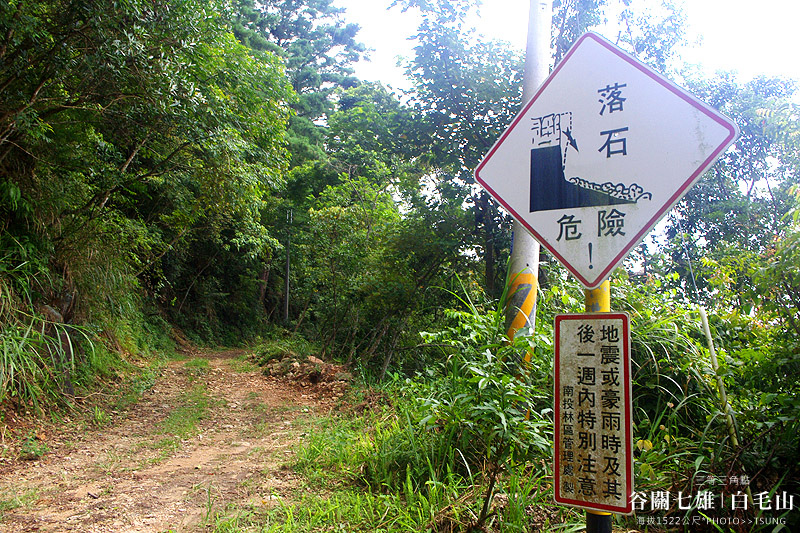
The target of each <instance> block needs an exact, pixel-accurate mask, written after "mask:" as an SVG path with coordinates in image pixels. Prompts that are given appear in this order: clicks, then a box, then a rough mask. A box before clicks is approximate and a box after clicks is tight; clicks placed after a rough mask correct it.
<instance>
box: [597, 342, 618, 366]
mask: <svg viewBox="0 0 800 533" xmlns="http://www.w3.org/2000/svg"><path fill="white" fill-rule="evenodd" d="M618 363H619V347H618V346H608V345H603V346H600V364H601V365H615V364H618Z"/></svg>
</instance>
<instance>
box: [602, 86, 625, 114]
mask: <svg viewBox="0 0 800 533" xmlns="http://www.w3.org/2000/svg"><path fill="white" fill-rule="evenodd" d="M623 87H627V85H626V84H624V83H623V84H619V83H614V85H611V84H608V85H606V86H605V88H603V89H598V90H597V92H598V93H600V96H601V97H602V98H600V99H599V100H598V102H600V103H601V104H603V107H602V108H601V109H600V114H601V115H602V114H603V113H605V112H606V110H608V112H609V113H613V112H614V111H622V103H623V102H625V100H627V98H623V97H622V91H621V90H620V89H622V88H623Z"/></svg>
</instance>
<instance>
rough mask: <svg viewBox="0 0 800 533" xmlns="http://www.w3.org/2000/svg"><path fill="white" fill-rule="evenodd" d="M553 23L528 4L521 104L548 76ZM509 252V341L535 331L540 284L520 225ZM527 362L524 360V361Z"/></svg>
mask: <svg viewBox="0 0 800 533" xmlns="http://www.w3.org/2000/svg"><path fill="white" fill-rule="evenodd" d="M552 21H553V2H552V0H531V3H530V11H529V16H528V42H527V46H526V50H525V71H524V77H523V82H522V103H523V105H525V104H526V103H528V101H529V100H530V99H531V98H533V95H534V94H535V93H536V89H538V88H539V86H540V85H541V84H542V83H543V82H544V80H545V79H546V78H547V75H548V74H549V73H550V60H551V55H552V54H551V53H550V32H551V27H552ZM512 231H513V235H512V249H511V259H510V263H511V264H510V265H509V275H510V278H509V279H508V280H507V282H506V283H507V284H508V285H509V290H508V293H509V295H510V296H511V298H510V300H509V305H508V307H507V308H506V323H507V330H508V336H509V338H513V336H514V334H515V333H516V332H517V330H518V329H520V328H522V327H525V326H529V327H531V328H533V327H534V325H535V321H536V291H537V287H538V284H539V283H538V280H539V242H538V241H537V240H536V239H534V238H533V236H532V235H531V234H530V233H528V230H526V229H525V228H524V227H523V226H522V224H520V223H519V222H517V221H516V220H515V221H514V224H513V226H512ZM526 359H527V358H526Z"/></svg>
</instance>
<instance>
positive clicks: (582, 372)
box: [578, 366, 595, 405]
mask: <svg viewBox="0 0 800 533" xmlns="http://www.w3.org/2000/svg"><path fill="white" fill-rule="evenodd" d="M594 384H595V368H594V367H593V366H579V367H578V385H594ZM583 390H585V389H583ZM578 398H579V399H578V405H580V392H578Z"/></svg>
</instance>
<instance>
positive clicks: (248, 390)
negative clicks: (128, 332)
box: [0, 351, 333, 533]
mask: <svg viewBox="0 0 800 533" xmlns="http://www.w3.org/2000/svg"><path fill="white" fill-rule="evenodd" d="M241 353H242V352H231V351H229V352H221V353H199V352H198V353H195V354H193V355H194V357H196V358H202V359H206V360H208V363H209V364H208V365H207V366H205V365H204V364H203V365H201V366H202V368H201V367H197V368H196V367H192V366H190V365H187V364H186V361H176V362H171V363H170V364H169V365H168V366H167V367H166V368H165V369H164V370H163V372H162V373H161V375H160V377H159V378H157V380H156V382H155V384H154V385H153V387H151V388H150V389H148V390H147V391H145V392H144V393H143V395H142V398H141V400H140V401H139V402H138V403H137V404H136V405H134V406H133V407H131V408H130V409H129V410H128V411H127V412H126V413H124V414H122V415H120V416H119V417H118V418H119V419H118V420H114V421H112V422H110V423H109V424H107V425H105V426H104V427H101V428H99V429H88V430H86V431H85V432H83V433H82V434H76V432H75V431H74V430H73V433H72V434H70V432H69V431H65V432H64V433H63V434H59V435H48V436H47V438H46V442H48V446H49V447H50V451H49V452H48V453H47V454H45V455H44V456H43V457H42V458H40V459H39V460H36V461H19V462H16V461H15V462H14V463H12V464H11V465H10V466H9V465H6V467H5V468H3V470H2V473H0V499H2V500H4V501H8V500H9V498H12V497H14V496H16V498H17V499H18V500H17V503H18V504H19V503H20V502H22V505H21V506H19V507H16V508H13V509H11V510H7V511H5V512H2V511H1V510H0V516H2V519H0V531H2V532H6V531H8V532H16V531H48V532H50V531H52V532H62V531H81V532H114V533H119V532H132V531H141V532H166V531H174V532H175V533H178V532H188V531H201V530H202V531H205V530H207V529H206V527H205V526H206V522H207V518H208V517H209V516H211V514H212V513H213V512H214V511H218V510H221V509H224V508H225V506H227V505H229V504H236V505H237V506H246V505H247V504H248V503H251V504H252V505H255V506H262V505H273V504H274V503H275V500H276V498H277V497H281V496H284V495H289V494H291V492H292V491H293V490H294V489H295V486H296V480H295V478H294V477H293V474H292V472H291V470H290V469H287V468H286V467H285V466H284V465H286V464H287V462H288V460H290V459H291V454H292V453H293V448H294V446H295V445H296V444H297V443H298V441H299V440H301V439H302V436H303V426H304V423H305V422H306V421H307V420H308V419H309V417H311V416H314V415H315V414H322V413H325V412H327V411H328V410H329V409H330V408H331V405H332V403H333V402H332V400H331V398H330V397H328V398H321V397H319V396H318V395H316V394H315V393H314V392H313V390H312V389H311V388H310V387H309V388H302V386H300V385H298V384H297V383H295V382H290V381H287V380H282V379H277V378H272V377H266V376H264V375H262V374H261V373H260V372H259V371H257V370H255V369H253V368H249V369H248V368H245V369H244V370H243V369H242V364H241V359H237V358H236V357H237V356H239V355H241ZM190 390H200V391H201V393H202V394H203V397H204V398H206V399H208V400H209V401H210V405H211V406H210V407H208V409H207V416H206V417H205V418H204V419H202V420H199V422H197V426H196V427H197V429H196V431H193V432H192V434H191V435H189V436H186V437H185V438H184V439H182V440H181V439H178V438H176V437H175V436H173V435H169V434H167V433H165V429H164V428H165V427H168V425H166V424H165V420H166V419H167V418H168V417H169V416H170V414H171V413H172V416H173V418H174V417H175V414H174V413H176V409H180V406H181V405H182V402H183V403H185V401H186V391H190ZM178 412H180V411H178ZM12 507H13V506H12Z"/></svg>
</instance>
